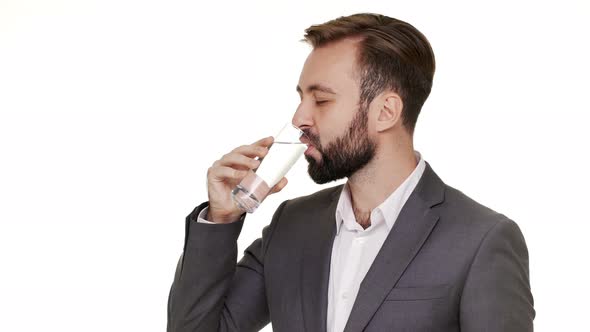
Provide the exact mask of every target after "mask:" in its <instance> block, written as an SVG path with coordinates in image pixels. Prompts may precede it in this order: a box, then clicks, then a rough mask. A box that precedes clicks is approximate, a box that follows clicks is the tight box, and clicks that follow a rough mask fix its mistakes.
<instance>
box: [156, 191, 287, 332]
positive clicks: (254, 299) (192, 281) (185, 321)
mask: <svg viewBox="0 0 590 332" xmlns="http://www.w3.org/2000/svg"><path fill="white" fill-rule="evenodd" d="M285 203H286V201H285V202H283V203H282V204H281V205H280V206H279V208H278V209H277V211H276V212H275V214H274V215H273V218H272V221H271V223H270V225H268V226H266V227H265V228H264V229H263V231H262V238H259V239H257V240H256V241H254V242H253V243H252V244H251V245H250V246H249V247H248V248H247V249H246V250H245V251H244V257H243V258H242V259H241V260H240V262H239V263H238V264H237V265H236V259H237V239H238V236H239V234H240V231H241V229H242V226H243V223H244V219H245V214H243V215H242V216H241V217H240V219H239V220H238V221H236V222H232V223H227V224H209V223H202V222H197V218H198V217H197V216H198V215H199V213H200V212H201V211H202V210H203V209H204V208H205V207H206V206H207V203H203V204H201V205H199V206H198V207H197V208H195V210H193V212H192V213H191V214H189V215H188V216H187V218H186V235H185V245H184V252H183V254H182V255H181V257H180V260H179V262H178V265H177V268H176V273H175V276H174V281H173V283H172V287H171V289H170V294H169V297H168V328H167V331H168V332H181V331H183V332H184V331H186V332H188V331H191V332H197V331H206V332H211V331H223V332H226V331H228V332H229V331H240V332H241V331H258V330H260V329H262V328H263V327H264V326H265V325H266V324H268V322H269V321H270V317H269V312H268V305H267V302H266V293H265V286H264V266H263V261H264V253H265V251H266V248H267V246H268V242H269V239H270V237H271V235H272V229H274V227H275V224H276V223H277V220H278V219H279V216H280V214H281V211H282V209H283V206H284V205H285Z"/></svg>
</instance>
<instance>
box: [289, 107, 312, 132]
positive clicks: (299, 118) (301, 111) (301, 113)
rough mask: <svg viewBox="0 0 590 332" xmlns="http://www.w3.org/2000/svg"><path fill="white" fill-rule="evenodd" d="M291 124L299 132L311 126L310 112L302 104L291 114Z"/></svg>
mask: <svg viewBox="0 0 590 332" xmlns="http://www.w3.org/2000/svg"><path fill="white" fill-rule="evenodd" d="M291 123H292V124H293V125H294V126H296V127H297V128H299V129H301V130H306V129H308V128H309V127H312V126H313V118H312V116H311V110H310V109H309V107H307V106H305V105H304V103H300V104H299V106H298V107H297V110H296V111H295V114H293V119H291Z"/></svg>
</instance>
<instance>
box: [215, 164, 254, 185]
mask: <svg viewBox="0 0 590 332" xmlns="http://www.w3.org/2000/svg"><path fill="white" fill-rule="evenodd" d="M247 174H248V171H246V170H239V169H234V168H231V167H227V166H215V167H210V168H209V170H208V172H207V177H208V178H211V179H212V180H213V181H225V180H228V179H231V180H242V179H243V178H244V177H246V175H247Z"/></svg>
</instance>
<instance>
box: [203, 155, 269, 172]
mask: <svg viewBox="0 0 590 332" xmlns="http://www.w3.org/2000/svg"><path fill="white" fill-rule="evenodd" d="M214 165H215V166H242V167H247V168H252V169H254V168H256V167H258V166H259V165H260V161H259V160H256V159H252V158H250V157H247V156H245V155H243V154H239V153H236V152H232V153H228V154H226V155H225V156H223V158H221V159H220V160H218V161H216V162H215V163H214Z"/></svg>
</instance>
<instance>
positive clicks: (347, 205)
mask: <svg viewBox="0 0 590 332" xmlns="http://www.w3.org/2000/svg"><path fill="white" fill-rule="evenodd" d="M414 155H415V156H416V159H418V164H417V165H416V168H415V169H414V171H412V173H411V174H410V175H409V176H408V177H407V178H406V179H405V180H404V182H403V183H402V184H401V185H400V186H399V187H398V188H397V189H396V190H395V191H394V192H393V193H391V195H389V196H388V197H387V198H386V199H385V200H384V201H383V203H381V204H380V205H379V206H377V207H376V208H375V209H373V210H372V211H371V226H369V227H367V229H363V228H362V227H361V225H359V224H358V223H357V222H356V218H355V216H354V213H353V210H352V201H351V198H350V191H349V189H348V183H347V184H345V185H344V188H343V190H342V193H341V194H340V198H339V200H338V205H337V207H336V216H335V217H336V237H335V238H334V243H333V245H332V259H331V262H330V280H329V282H328V317H327V321H326V326H327V331H328V332H341V331H343V330H344V327H345V326H346V322H347V321H348V316H349V315H350V311H351V310H352V305H353V304H354V301H355V299H356V296H357V293H358V290H359V286H360V284H361V281H362V280H363V278H364V277H365V275H366V274H367V271H368V270H369V267H371V264H372V263H373V261H374V260H375V257H376V256H377V253H378V252H379V249H380V248H381V246H382V245H383V242H384V241H385V238H386V237H387V235H388V234H389V231H390V230H391V228H392V227H393V224H394V222H395V220H396V219H397V216H398V215H399V213H400V210H401V209H402V207H403V206H404V204H405V203H406V201H407V200H408V197H409V196H410V194H411V193H412V191H414V188H416V185H417V184H418V181H420V178H421V177H422V173H424V168H425V166H426V164H425V162H424V159H423V158H422V155H421V154H420V152H418V151H414ZM207 210H208V207H206V208H204V209H203V210H202V211H201V213H199V217H198V219H197V221H198V222H203V223H209V224H211V223H213V222H210V221H207V220H205V217H206V216H207Z"/></svg>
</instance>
